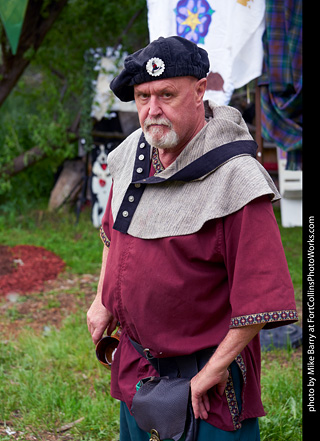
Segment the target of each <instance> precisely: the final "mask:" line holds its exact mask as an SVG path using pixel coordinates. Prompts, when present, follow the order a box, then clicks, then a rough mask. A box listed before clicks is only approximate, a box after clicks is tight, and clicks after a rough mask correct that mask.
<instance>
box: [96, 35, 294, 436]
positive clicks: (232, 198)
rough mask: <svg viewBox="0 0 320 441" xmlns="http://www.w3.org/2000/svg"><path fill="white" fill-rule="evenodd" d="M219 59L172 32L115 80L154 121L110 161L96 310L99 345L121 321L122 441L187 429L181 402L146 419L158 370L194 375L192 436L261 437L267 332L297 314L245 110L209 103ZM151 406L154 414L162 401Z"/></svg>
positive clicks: (116, 366) (117, 381) (115, 366)
mask: <svg viewBox="0 0 320 441" xmlns="http://www.w3.org/2000/svg"><path fill="white" fill-rule="evenodd" d="M208 70H209V61H208V56H207V53H206V51H204V50H203V49H201V48H199V47H198V46H197V45H195V44H193V43H192V42H190V41H188V40H185V39H183V38H180V37H169V38H162V37H161V38H159V39H158V40H156V41H154V42H152V43H150V44H149V45H148V46H147V47H146V48H144V49H141V50H140V51H138V52H136V53H134V54H132V55H130V56H128V57H127V59H126V60H125V65H124V69H123V71H122V72H121V73H120V74H119V75H118V76H117V77H116V78H115V79H114V80H113V81H112V83H111V85H110V87H111V89H112V91H113V92H114V93H115V95H117V96H118V97H119V98H120V99H121V100H123V101H130V100H133V99H134V100H135V102H136V106H137V109H138V114H139V120H140V124H141V129H142V130H141V129H139V130H137V131H136V132H134V133H133V134H132V135H130V136H129V137H128V138H127V139H126V140H125V141H124V142H123V143H122V144H121V145H120V146H119V147H118V148H117V149H115V150H114V151H113V152H112V153H111V154H110V155H109V158H108V159H109V168H110V171H111V174H112V177H113V188H112V191H111V195H110V198H109V202H108V206H107V209H106V212H105V215H104V218H103V222H102V227H101V237H102V240H103V242H104V244H105V246H104V250H103V262H102V269H101V277H100V281H99V286H98V292H97V296H96V298H95V300H94V302H93V304H92V305H91V307H90V309H89V311H88V315H87V317H88V328H89V331H90V333H91V335H92V339H93V342H94V343H97V342H98V341H99V339H100V338H101V337H102V336H103V333H104V332H105V331H107V334H108V335H110V334H111V333H112V332H113V331H114V330H115V329H116V327H117V326H118V325H119V323H120V326H121V329H122V333H121V338H120V343H119V346H118V349H117V351H116V353H115V357H114V360H113V363H112V372H111V394H112V396H113V397H114V398H117V399H119V400H121V411H120V439H121V441H127V440H128V441H129V440H132V441H133V440H134V441H136V440H148V439H163V438H167V439H168V438H172V439H175V440H176V441H177V440H178V439H179V437H180V435H182V434H181V433H179V437H178V435H177V430H175V429H172V430H171V423H172V424H173V425H174V424H175V421H178V420H179V418H180V416H181V415H180V414H179V415H178V416H177V415H176V413H177V414H178V411H177V412H176V413H174V414H173V413H172V418H168V419H167V423H163V421H162V422H161V423H159V425H160V426H161V427H151V426H150V430H149V429H147V428H146V427H147V425H148V422H147V423H146V424H145V423H144V422H143V423H141V420H143V419H144V420H148V418H149V417H148V416H146V414H144V415H139V406H138V405H137V404H136V402H135V401H138V400H136V398H135V397H136V396H138V395H140V390H143V388H144V386H143V385H142V388H141V389H139V387H140V386H141V384H143V382H141V380H142V379H144V378H147V379H148V378H149V380H150V377H151V379H152V378H153V377H159V376H160V377H161V379H162V378H163V376H164V377H169V378H170V381H174V380H172V379H174V378H175V379H177V378H180V379H183V378H187V379H188V387H190V390H191V394H190V396H191V399H190V401H189V404H190V402H191V406H192V410H193V412H191V417H190V415H189V416H185V415H182V419H183V421H185V430H184V435H182V438H181V439H186V440H196V439H197V440H213V441H215V440H219V441H223V440H238V441H241V440H242V441H244V440H246V441H248V440H250V441H258V440H259V439H260V436H259V425H258V419H257V418H258V417H259V416H262V415H264V410H263V406H262V403H261V399H260V343H259V335H258V333H259V331H260V330H261V328H262V327H263V326H265V327H274V326H280V325H284V324H288V323H292V322H294V321H296V320H297V314H296V310H295V301H294V294H293V287H292V283H291V279H290V276H289V272H288V267H287V263H286V259H285V255H284V252H283V248H282V244H281V239H280V235H279V230H278V227H277V223H276V220H275V218H274V215H273V210H272V205H271V202H272V201H275V200H277V199H278V198H279V194H278V191H277V189H276V187H275V185H274V184H273V181H272V180H271V178H270V177H269V175H268V174H267V173H266V171H265V169H264V168H263V167H262V166H261V165H260V164H259V163H258V161H256V159H255V157H254V156H255V151H256V145H255V142H254V141H253V140H252V137H251V136H250V134H249V132H248V129H247V127H246V125H245V123H244V121H243V119H242V117H241V114H240V113H239V112H238V111H237V110H236V109H234V108H231V107H229V106H217V105H215V104H214V103H212V102H204V101H203V96H204V92H205V89H206V75H207V73H208ZM162 384H164V383H162ZM170 384H172V388H171V389H170V390H171V392H172V394H173V393H174V392H173V391H174V386H173V384H175V383H170ZM137 385H138V386H137ZM137 389H138V392H137ZM159 391H160V389H159ZM159 394H161V393H160V392H159V393H158V395H159ZM166 397H167V398H166ZM162 398H163V397H162ZM142 399H145V397H144V396H143V394H142ZM166 399H167V400H168V406H169V401H170V400H169V395H165V396H164V400H165V402H166ZM170 405H171V404H170ZM191 406H189V407H191ZM144 409H147V410H148V412H149V410H150V412H151V417H150V420H151V419H152V424H154V422H153V421H154V420H153V414H157V413H159V414H161V411H160V410H159V409H160V408H159V407H157V403H156V401H152V402H151V403H150V406H149V405H148V404H147V407H145V408H144ZM148 412H147V413H148ZM170 412H175V410H174V409H173V410H171V408H170ZM160 420H161V415H160ZM169 420H170V421H169ZM171 420H173V421H171ZM190 421H191V422H190ZM150 424H151V423H150ZM177 424H178V423H177ZM169 426H170V427H169ZM191 426H192V429H190V427H191ZM151 429H155V430H153V431H151ZM170 430H171V432H170ZM161 432H162V433H161ZM178 432H179V431H178ZM171 433H172V434H171ZM170 434H171V435H170Z"/></svg>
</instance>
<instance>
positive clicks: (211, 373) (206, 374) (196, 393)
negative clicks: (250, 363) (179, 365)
mask: <svg viewBox="0 0 320 441" xmlns="http://www.w3.org/2000/svg"><path fill="white" fill-rule="evenodd" d="M263 326H264V324H259V325H250V326H244V327H241V328H234V329H230V330H229V331H228V333H227V335H226V336H225V338H224V339H223V340H222V342H221V343H220V345H219V346H218V347H217V350H216V351H215V352H214V354H213V355H212V357H211V358H210V360H209V361H208V363H207V364H206V365H205V367H204V368H203V369H201V371H200V372H198V374H197V375H195V376H194V377H193V378H192V380H191V402H192V407H193V412H194V415H195V417H196V418H201V419H204V420H205V419H207V418H208V412H209V410H210V403H209V398H208V394H207V392H208V390H209V389H211V388H212V387H213V386H216V387H217V391H218V393H219V394H220V395H222V394H223V393H224V390H225V387H226V385H227V380H228V376H229V371H228V367H229V366H230V364H231V363H232V362H233V361H234V359H235V358H236V357H237V355H238V354H240V352H241V351H242V350H243V349H244V348H245V347H246V346H247V344H248V343H249V342H250V340H252V339H253V337H254V336H255V335H256V334H257V333H258V332H259V331H260V329H262V328H263Z"/></svg>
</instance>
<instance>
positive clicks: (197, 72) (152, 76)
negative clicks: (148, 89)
mask: <svg viewBox="0 0 320 441" xmlns="http://www.w3.org/2000/svg"><path fill="white" fill-rule="evenodd" d="M208 71H209V58H208V53H207V52H206V51H205V50H204V49H201V48H200V47H198V46H197V45H196V44H195V43H193V42H192V41H190V40H186V39H185V38H182V37H176V36H173V37H168V38H163V37H160V38H158V40H155V41H153V42H151V43H150V44H149V45H148V46H146V47H145V48H144V49H140V50H139V51H137V52H135V53H134V54H131V55H128V56H127V58H126V59H125V60H124V69H123V70H122V72H120V74H119V75H118V76H117V77H115V78H114V79H113V80H112V81H111V83H110V89H111V90H112V91H113V93H114V94H115V95H116V96H117V97H118V98H120V100H121V101H132V100H133V99H134V93H133V86H134V85H135V84H142V83H146V82H148V81H155V80H161V79H163V78H173V77H184V76H192V77H196V78H198V79H199V80H200V79H201V78H205V77H206V76H207V73H208Z"/></svg>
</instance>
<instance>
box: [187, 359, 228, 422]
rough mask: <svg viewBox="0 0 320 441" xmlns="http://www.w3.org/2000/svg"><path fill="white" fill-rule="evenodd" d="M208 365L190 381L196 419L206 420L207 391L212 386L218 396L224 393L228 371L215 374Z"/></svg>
mask: <svg viewBox="0 0 320 441" xmlns="http://www.w3.org/2000/svg"><path fill="white" fill-rule="evenodd" d="M212 367H213V366H210V365H209V363H208V364H206V366H205V367H204V368H203V369H202V370H201V371H200V372H199V373H198V374H197V375H196V376H195V377H193V378H192V380H191V402H192V407H193V411H194V415H195V417H196V418H199V417H200V418H201V419H204V420H206V419H207V418H208V412H209V410H210V402H209V398H208V394H207V391H208V390H209V389H211V388H212V387H213V386H216V387H217V391H218V393H219V394H220V395H222V394H223V393H224V390H225V387H226V384H227V380H228V376H229V371H228V370H227V369H223V370H221V371H220V372H215V370H214V369H212Z"/></svg>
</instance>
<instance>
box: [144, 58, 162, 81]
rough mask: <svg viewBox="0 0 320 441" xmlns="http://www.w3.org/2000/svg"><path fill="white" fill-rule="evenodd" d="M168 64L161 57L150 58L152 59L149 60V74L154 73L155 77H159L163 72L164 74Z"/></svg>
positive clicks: (147, 67)
mask: <svg viewBox="0 0 320 441" xmlns="http://www.w3.org/2000/svg"><path fill="white" fill-rule="evenodd" d="M165 68H166V66H165V64H164V61H163V60H161V58H156V57H154V58H150V60H149V61H148V62H147V65H146V69H147V72H148V74H149V75H152V76H153V77H159V76H160V75H161V74H163V72H164V70H165Z"/></svg>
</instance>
